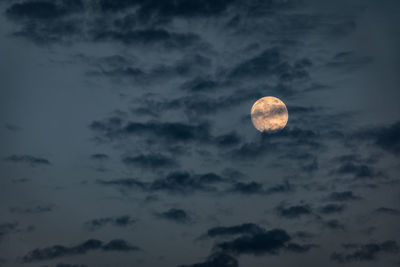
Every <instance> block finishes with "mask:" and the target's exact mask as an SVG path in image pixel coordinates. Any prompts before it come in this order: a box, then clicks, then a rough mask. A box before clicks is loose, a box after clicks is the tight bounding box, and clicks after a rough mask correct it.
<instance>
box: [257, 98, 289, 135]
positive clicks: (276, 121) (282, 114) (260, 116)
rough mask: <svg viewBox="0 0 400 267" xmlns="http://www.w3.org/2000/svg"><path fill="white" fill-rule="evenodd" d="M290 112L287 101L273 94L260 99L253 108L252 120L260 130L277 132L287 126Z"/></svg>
mask: <svg viewBox="0 0 400 267" xmlns="http://www.w3.org/2000/svg"><path fill="white" fill-rule="evenodd" d="M288 119H289V113H288V110H287V108H286V105H285V103H283V102H282V101H281V100H280V99H278V98H276V97H273V96H266V97H263V98H260V99H258V100H257V101H256V102H255V103H254V104H253V107H252V108H251V121H252V122H253V125H254V127H256V129H257V130H259V131H260V132H268V133H272V132H276V131H279V130H282V129H283V128H285V126H286V123H287V121H288Z"/></svg>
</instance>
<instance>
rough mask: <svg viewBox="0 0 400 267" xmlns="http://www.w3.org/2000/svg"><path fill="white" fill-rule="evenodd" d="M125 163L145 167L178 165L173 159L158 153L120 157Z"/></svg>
mask: <svg viewBox="0 0 400 267" xmlns="http://www.w3.org/2000/svg"><path fill="white" fill-rule="evenodd" d="M122 162H123V163H125V164H126V165H132V166H136V167H140V168H145V169H155V168H171V167H175V166H178V163H177V162H176V161H175V159H173V158H170V157H167V156H165V155H162V154H159V153H152V154H140V155H137V156H133V157H132V156H127V157H124V158H123V159H122Z"/></svg>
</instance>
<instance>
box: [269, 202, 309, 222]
mask: <svg viewBox="0 0 400 267" xmlns="http://www.w3.org/2000/svg"><path fill="white" fill-rule="evenodd" d="M276 211H277V212H278V215H279V216H281V217H285V218H288V219H295V218H299V217H301V216H307V215H312V214H313V213H312V210H311V207H310V206H309V205H295V206H289V207H284V206H278V207H277V208H276Z"/></svg>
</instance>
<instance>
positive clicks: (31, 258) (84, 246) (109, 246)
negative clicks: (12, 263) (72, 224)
mask: <svg viewBox="0 0 400 267" xmlns="http://www.w3.org/2000/svg"><path fill="white" fill-rule="evenodd" d="M97 250H103V251H136V250H139V248H138V247H135V246H131V245H129V244H128V243H127V242H126V241H124V240H121V239H114V240H111V241H110V242H108V243H106V244H103V242H102V241H100V240H97V239H89V240H87V241H85V242H83V243H81V244H78V245H76V246H70V247H66V246H62V245H54V246H51V247H46V248H43V249H34V250H32V251H30V252H28V253H27V254H26V255H25V256H23V258H22V260H23V262H25V263H31V262H38V261H44V260H52V259H57V258H61V257H65V256H74V255H82V254H86V253H88V252H90V251H97Z"/></svg>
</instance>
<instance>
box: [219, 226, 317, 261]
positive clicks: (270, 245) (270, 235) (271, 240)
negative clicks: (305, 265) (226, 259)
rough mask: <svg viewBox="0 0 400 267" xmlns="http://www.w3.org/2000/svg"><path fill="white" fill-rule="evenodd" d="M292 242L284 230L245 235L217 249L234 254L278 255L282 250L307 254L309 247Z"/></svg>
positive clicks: (221, 244)
mask: <svg viewBox="0 0 400 267" xmlns="http://www.w3.org/2000/svg"><path fill="white" fill-rule="evenodd" d="M290 240H291V237H290V236H289V234H288V233H287V232H286V231H285V230H282V229H273V230H270V231H263V232H261V233H255V234H253V235H244V236H240V237H238V238H235V239H233V240H232V241H226V242H221V243H218V244H217V246H216V247H217V248H219V249H221V250H222V251H224V252H230V253H234V254H239V255H240V254H253V255H261V254H277V253H279V251H280V250H285V249H286V250H290V251H295V252H306V251H308V250H309V248H311V247H309V246H308V245H307V246H302V245H298V244H295V243H288V242H289V241H290Z"/></svg>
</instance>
